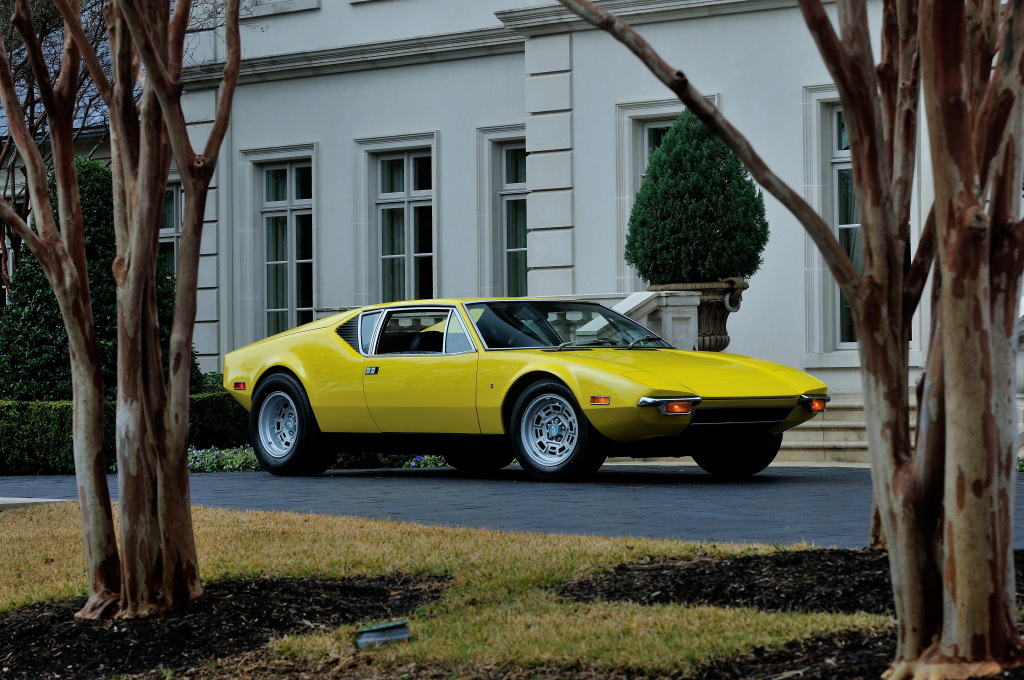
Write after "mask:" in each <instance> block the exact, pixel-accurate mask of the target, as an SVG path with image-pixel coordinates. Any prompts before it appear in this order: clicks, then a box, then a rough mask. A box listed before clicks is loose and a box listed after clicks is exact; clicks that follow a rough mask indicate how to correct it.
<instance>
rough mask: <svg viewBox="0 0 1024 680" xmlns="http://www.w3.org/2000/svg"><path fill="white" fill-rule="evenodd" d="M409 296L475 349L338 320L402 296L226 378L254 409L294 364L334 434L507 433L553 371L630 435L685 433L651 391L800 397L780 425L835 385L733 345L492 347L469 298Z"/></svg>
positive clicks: (249, 355)
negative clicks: (440, 349)
mask: <svg viewBox="0 0 1024 680" xmlns="http://www.w3.org/2000/svg"><path fill="white" fill-rule="evenodd" d="M400 304H401V305H404V306H405V307H406V308H415V307H416V306H422V307H424V308H427V307H429V308H431V309H438V308H444V309H448V308H450V309H454V310H456V312H457V314H458V315H459V317H460V318H461V319H462V320H463V323H464V324H465V326H466V328H468V329H469V334H470V337H472V339H473V340H474V342H475V345H476V347H475V351H471V352H465V353H460V354H441V353H434V354H412V353H410V354H380V355H372V354H371V355H367V354H364V353H362V352H360V351H359V349H358V348H357V347H355V346H353V345H352V344H351V343H350V341H347V340H345V339H343V337H342V336H341V330H340V329H341V327H342V326H343V325H345V324H346V323H348V324H352V323H357V319H356V317H357V316H358V315H359V314H361V313H362V312H365V311H368V310H376V309H381V310H386V309H389V308H392V307H395V306H396V305H374V306H372V307H367V308H361V309H357V310H352V311H349V312H344V313H342V314H338V315H335V316H332V317H328V318H325V319H321V320H318V321H315V322H313V323H311V324H307V325H305V326H301V327H299V328H296V329H292V330H290V331H286V332H285V333H282V334H279V335H276V336H273V337H271V338H267V339H266V340H262V341H260V342H257V343H254V344H252V345H249V346H247V347H243V348H241V349H238V350H235V351H234V352H230V353H229V354H227V355H226V356H225V358H224V386H225V388H226V389H228V390H229V391H230V392H231V393H232V394H233V395H234V396H235V398H236V399H238V401H239V402H240V403H241V404H242V405H243V406H245V407H246V408H250V407H251V405H252V404H251V402H252V395H253V390H254V389H255V388H256V386H257V385H258V383H259V381H260V380H261V378H263V377H264V376H265V375H267V374H268V373H270V372H274V371H288V372H290V373H293V374H294V375H295V376H296V377H297V378H298V379H299V381H300V382H301V383H302V386H303V388H304V389H305V391H306V393H307V395H308V397H309V401H310V404H311V406H312V409H313V412H314V414H315V417H316V420H317V424H318V426H319V428H320V430H322V431H324V432H352V433H381V432H383V433H450V434H485V435H497V434H505V432H506V422H507V418H508V415H509V413H510V412H511V408H512V406H513V405H514V404H513V403H512V401H513V400H514V398H515V395H516V394H517V386H521V385H522V384H523V383H522V381H524V380H533V379H536V378H538V377H544V376H550V377H551V378H554V379H556V380H558V381H561V382H562V383H564V384H565V385H566V386H567V387H568V388H569V389H570V390H571V391H572V393H573V395H575V397H576V399H577V401H578V402H579V405H580V407H581V408H582V410H583V411H584V413H585V415H586V417H587V419H588V420H589V421H590V422H591V424H593V426H594V427H595V428H596V429H597V430H598V431H599V432H600V433H601V434H603V435H604V436H606V437H608V438H609V439H611V440H613V441H617V442H622V443H629V442H635V441H638V440H643V439H648V438H652V437H672V436H676V435H679V434H681V433H682V432H684V431H685V429H686V428H687V427H688V426H689V425H690V424H691V421H692V416H691V415H663V414H662V413H660V412H659V410H658V409H657V408H649V407H639V406H638V405H637V404H638V402H639V401H640V399H641V398H643V397H652V398H670V397H679V398H693V397H699V398H700V399H701V402H700V405H699V406H698V409H697V410H703V409H710V408H716V407H720V408H750V407H771V406H776V407H780V408H781V407H787V406H788V407H792V409H793V410H792V412H791V413H790V414H789V415H787V416H786V417H785V420H784V421H783V422H782V423H781V424H779V425H778V426H777V427H775V428H774V429H773V432H781V431H783V430H785V429H788V428H790V427H793V426H794V425H796V424H798V423H799V422H801V421H803V420H807V419H809V418H811V417H813V415H814V414H813V413H811V412H810V411H808V410H806V409H803V408H798V407H797V405H798V399H799V398H800V397H801V395H820V396H824V395H826V394H827V391H828V388H827V386H826V385H825V384H824V383H822V382H821V381H819V380H817V379H816V378H814V377H812V376H810V375H807V374H806V373H803V372H801V371H797V370H794V369H792V368H788V367H786V366H782V365H779V364H775V363H772V362H769V361H764V360H760V359H754V358H750V357H745V356H739V355H732V354H721V353H711V352H690V351H681V350H675V349H664V348H634V349H627V348H625V347H619V348H606V347H585V348H583V347H573V348H563V349H555V348H544V349H536V348H530V349H493V350H491V349H486V347H485V343H484V342H483V339H482V337H481V336H480V334H479V332H478V330H477V328H476V327H475V325H474V323H473V322H474V321H475V320H476V318H474V314H472V313H469V312H468V311H467V308H466V307H465V306H464V305H465V304H466V301H462V300H430V301H415V302H406V303H400ZM476 317H477V318H478V317H479V315H478V314H477V315H476ZM425 330H431V331H436V328H435V327H431V328H428V329H425ZM357 344H358V343H357ZM236 383H244V384H245V387H244V389H236ZM592 397H608V398H609V403H608V404H602V405H596V404H591V398H592Z"/></svg>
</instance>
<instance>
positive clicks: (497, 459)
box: [442, 453, 516, 473]
mask: <svg viewBox="0 0 1024 680" xmlns="http://www.w3.org/2000/svg"><path fill="white" fill-rule="evenodd" d="M442 457H443V458H444V462H446V463H448V465H451V466H452V467H453V468H455V469H456V470H459V471H460V472H471V473H483V472H495V471H497V470H500V469H502V468H503V467H506V466H507V465H509V464H510V463H511V462H512V461H514V460H515V459H516V456H515V454H513V453H499V454H494V453H446V454H444V455H443V456H442Z"/></svg>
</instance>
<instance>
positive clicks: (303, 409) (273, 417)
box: [249, 373, 333, 475]
mask: <svg viewBox="0 0 1024 680" xmlns="http://www.w3.org/2000/svg"><path fill="white" fill-rule="evenodd" d="M249 438H250V439H251V440H252V446H253V449H254V450H255V452H256V457H257V458H258V459H259V461H260V464H261V465H262V466H263V468H264V469H265V470H266V471H267V472H270V473H271V474H274V475H319V474H320V473H322V472H323V471H324V470H326V469H327V468H328V467H330V464H331V462H332V460H331V458H332V457H331V456H330V455H329V454H327V453H326V452H325V451H324V450H323V449H324V446H323V442H322V441H321V436H320V428H319V427H318V426H317V423H316V417H315V416H314V415H313V408H312V407H311V406H310V404H309V398H308V397H307V396H306V391H305V390H304V389H303V388H302V384H301V383H300V382H299V381H298V380H297V379H296V378H295V377H293V376H291V375H289V374H287V373H275V374H274V375H271V376H268V377H267V378H265V379H264V380H262V381H260V383H259V385H257V386H256V391H255V392H254V393H253V400H252V408H251V409H250V411H249ZM332 450H333V449H332Z"/></svg>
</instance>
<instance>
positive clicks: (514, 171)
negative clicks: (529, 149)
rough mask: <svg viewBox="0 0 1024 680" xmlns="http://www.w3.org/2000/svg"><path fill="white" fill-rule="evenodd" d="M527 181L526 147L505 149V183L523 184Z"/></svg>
mask: <svg viewBox="0 0 1024 680" xmlns="http://www.w3.org/2000/svg"><path fill="white" fill-rule="evenodd" d="M525 181H526V149H525V148H522V147H520V148H513V149H505V184H522V183H523V182H525Z"/></svg>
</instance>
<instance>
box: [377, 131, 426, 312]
mask: <svg viewBox="0 0 1024 680" xmlns="http://www.w3.org/2000/svg"><path fill="white" fill-rule="evenodd" d="M433 185H434V182H433V162H432V158H431V154H430V152H429V151H412V152H406V153H397V154H383V155H380V156H378V157H377V199H376V204H377V232H378V234H379V236H380V241H379V251H378V252H379V253H380V285H381V299H382V301H384V302H393V301H395V300H406V299H425V298H432V297H434V205H433V188H434V186H433Z"/></svg>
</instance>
